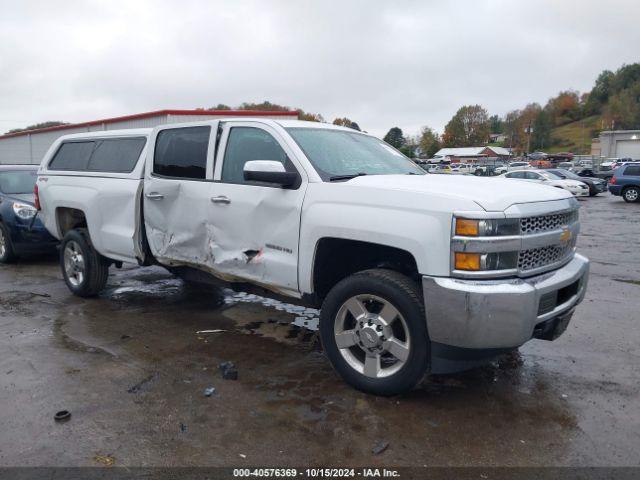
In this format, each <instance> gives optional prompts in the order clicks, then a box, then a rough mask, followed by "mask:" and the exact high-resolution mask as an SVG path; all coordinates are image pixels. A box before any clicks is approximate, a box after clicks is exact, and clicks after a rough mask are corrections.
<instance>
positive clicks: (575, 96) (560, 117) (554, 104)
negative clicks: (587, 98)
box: [545, 90, 582, 126]
mask: <svg viewBox="0 0 640 480" xmlns="http://www.w3.org/2000/svg"><path fill="white" fill-rule="evenodd" d="M545 109H546V110H547V111H548V112H549V114H550V115H551V119H552V121H553V124H554V125H556V126H557V125H565V124H567V123H570V122H573V121H575V120H578V119H580V118H581V115H582V110H581V103H580V94H579V93H578V92H577V91H575V90H566V91H564V92H560V93H558V95H557V96H555V97H553V98H551V99H549V101H548V102H547V105H546V106H545Z"/></svg>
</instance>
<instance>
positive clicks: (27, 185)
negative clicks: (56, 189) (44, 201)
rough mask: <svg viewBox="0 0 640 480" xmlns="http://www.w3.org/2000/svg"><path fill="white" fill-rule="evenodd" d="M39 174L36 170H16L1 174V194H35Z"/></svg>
mask: <svg viewBox="0 0 640 480" xmlns="http://www.w3.org/2000/svg"><path fill="white" fill-rule="evenodd" d="M37 177H38V172H37V171H36V170H14V171H8V172H0V192H2V193H6V194H8V195H16V194H21V193H33V186H34V185H35V184H36V178H37Z"/></svg>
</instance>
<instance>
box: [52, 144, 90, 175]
mask: <svg viewBox="0 0 640 480" xmlns="http://www.w3.org/2000/svg"><path fill="white" fill-rule="evenodd" d="M94 147H95V142H93V141H90V142H65V143H63V144H62V145H60V148H59V149H58V151H57V152H56V154H55V155H54V156H53V158H52V159H51V161H50V162H49V167H48V168H49V169H50V170H86V169H87V165H88V164H89V159H90V158H91V153H92V152H93V148H94Z"/></svg>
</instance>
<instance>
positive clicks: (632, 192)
mask: <svg viewBox="0 0 640 480" xmlns="http://www.w3.org/2000/svg"><path fill="white" fill-rule="evenodd" d="M622 198H624V201H625V202H627V203H634V202H638V201H640V189H639V188H638V187H627V188H625V189H624V191H623V192H622Z"/></svg>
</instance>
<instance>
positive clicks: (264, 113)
mask: <svg viewBox="0 0 640 480" xmlns="http://www.w3.org/2000/svg"><path fill="white" fill-rule="evenodd" d="M161 115H224V116H227V117H290V116H292V115H295V116H298V112H296V111H295V110H293V111H269V110H156V111H155V112H145V113H136V114H134V115H125V116H124V117H113V118H105V119H102V120H92V121H90V122H82V123H71V124H69V125H57V126H55V127H47V128H36V129H34V130H26V131H24V132H16V133H7V134H6V135H0V139H2V138H10V137H19V136H22V135H29V134H31V133H44V132H54V131H56V130H66V129H69V128H81V127H91V126H93V125H101V124H103V123H115V122H126V121H128V120H140V119H143V118H151V117H159V116H161Z"/></svg>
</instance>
